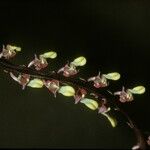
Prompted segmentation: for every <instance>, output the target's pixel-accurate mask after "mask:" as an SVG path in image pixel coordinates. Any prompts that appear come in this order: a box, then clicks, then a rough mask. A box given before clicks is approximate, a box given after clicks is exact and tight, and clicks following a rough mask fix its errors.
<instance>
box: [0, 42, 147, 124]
mask: <svg viewBox="0 0 150 150" xmlns="http://www.w3.org/2000/svg"><path fill="white" fill-rule="evenodd" d="M20 51H21V48H20V47H17V46H13V45H10V44H9V45H6V46H4V45H3V48H2V51H1V53H0V58H2V59H5V60H9V59H11V58H13V57H14V56H16V54H17V53H18V52H20ZM56 57H57V53H56V52H55V51H48V52H45V53H43V54H40V55H39V56H37V55H36V54H35V55H34V59H33V60H31V61H30V62H29V63H28V64H27V65H25V66H27V67H26V68H29V69H30V68H31V69H32V70H33V69H34V70H36V71H37V72H39V71H41V70H43V69H45V68H46V67H47V66H48V60H47V59H55V58H56ZM86 63H87V60H86V58H85V57H84V56H80V57H77V58H75V59H74V60H73V61H71V62H69V61H68V62H67V64H65V65H64V66H63V67H62V68H60V69H58V70H57V71H52V74H54V75H59V76H63V77H65V78H69V77H75V76H77V74H78V73H79V69H78V67H82V66H84V65H85V64H86ZM8 72H9V74H10V77H11V78H12V79H13V80H15V81H16V82H18V83H19V84H20V85H21V86H22V89H23V90H24V89H25V87H26V86H27V87H32V88H43V87H46V88H47V89H48V90H49V91H50V92H51V93H52V94H54V97H56V95H57V93H60V94H62V95H64V96H67V97H73V98H74V100H75V104H78V103H82V104H84V105H85V106H87V107H88V108H89V109H91V110H98V113H99V114H102V115H104V116H105V117H106V118H107V119H108V120H109V121H110V123H111V125H112V127H115V126H116V125H117V121H116V119H115V118H114V117H112V116H111V115H110V114H109V113H108V112H109V111H110V110H111V107H110V105H109V104H108V103H107V98H106V97H104V96H103V97H100V96H99V94H98V93H96V92H94V91H92V92H91V91H90V90H88V88H87V87H86V88H85V87H82V86H76V87H74V86H73V84H72V85H69V84H68V83H66V82H65V81H61V80H59V79H57V78H54V76H53V78H51V79H47V78H46V79H45V78H40V76H39V78H37V77H33V76H32V75H31V74H30V73H23V72H19V75H18V76H16V75H15V74H14V73H15V71H14V72H13V70H11V71H8ZM120 77H121V75H120V74H119V73H118V72H111V73H107V74H102V73H100V72H98V74H97V75H96V76H93V77H89V78H88V79H83V78H79V80H80V81H84V82H86V83H88V84H90V85H93V88H96V89H102V88H105V87H108V86H109V80H113V81H117V80H119V79H120ZM144 92H145V87H144V86H141V85H140V86H136V87H134V88H132V89H125V87H124V86H123V87H122V90H121V91H117V92H114V93H111V94H112V95H113V96H119V98H118V100H119V101H120V102H121V103H125V102H131V101H133V100H134V94H143V93H144Z"/></svg>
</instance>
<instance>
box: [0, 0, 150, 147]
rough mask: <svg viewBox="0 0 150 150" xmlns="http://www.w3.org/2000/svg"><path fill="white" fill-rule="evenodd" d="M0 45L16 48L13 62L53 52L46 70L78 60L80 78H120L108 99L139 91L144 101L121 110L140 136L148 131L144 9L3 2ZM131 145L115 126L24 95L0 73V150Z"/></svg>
mask: <svg viewBox="0 0 150 150" xmlns="http://www.w3.org/2000/svg"><path fill="white" fill-rule="evenodd" d="M0 20H1V21H0V45H1V47H2V44H8V43H10V44H16V45H18V46H21V47H22V52H21V53H19V54H18V55H17V56H16V58H15V59H13V60H12V61H13V62H14V63H17V64H27V63H28V62H29V61H30V60H31V59H32V58H33V56H34V53H36V54H41V53H43V52H46V51H47V50H49V49H51V50H55V51H57V53H58V57H57V59H55V60H50V62H49V70H55V69H56V70H57V69H59V68H60V67H62V65H63V64H65V63H66V61H67V60H73V59H74V58H75V57H78V56H80V55H84V56H85V57H86V58H87V61H88V62H87V65H86V66H85V67H83V68H81V69H80V75H81V76H82V77H85V78H88V77H90V76H93V75H96V74H97V73H98V71H99V70H100V71H101V72H103V73H109V72H113V71H117V72H120V73H121V75H122V78H121V80H120V81H117V82H114V83H112V89H111V90H112V91H117V90H120V89H121V88H122V86H123V85H124V86H125V87H127V88H132V87H135V86H137V85H144V86H145V87H146V89H147V91H146V93H145V94H144V95H135V101H133V102H131V103H130V104H124V105H122V106H121V107H122V108H124V110H125V111H126V112H128V114H129V115H130V116H131V118H133V120H134V121H135V122H136V123H137V125H138V126H139V128H140V129H142V131H150V122H149V120H150V119H149V115H150V110H149V105H150V101H149V90H148V88H149V77H150V76H149V75H150V74H149V58H150V52H149V51H150V3H149V2H148V1H141V0H139V1H135V0H131V1H124V0H123V1H119V0H118V1H115V0H114V1H110V0H109V1H108V0H99V1H98V0H78V1H76V0H68V1H65V0H64V1H57V0H50V1H46V0H43V1H32V0H30V1H14V0H13V1H10V2H8V1H1V2H0ZM134 144H135V137H134V134H133V132H132V131H131V130H130V129H129V127H128V126H127V125H126V124H125V122H123V120H121V119H120V120H119V123H118V126H117V128H112V127H111V126H110V124H109V122H108V121H107V120H106V118H104V117H103V116H101V115H98V114H97V112H93V111H91V110H89V109H88V108H86V107H84V106H83V105H80V104H78V105H74V104H73V99H71V98H65V97H63V96H62V95H58V96H57V98H56V99H55V98H53V96H52V95H51V94H50V93H49V92H48V91H47V90H46V89H32V88H26V89H25V90H24V91H22V90H21V87H20V86H19V85H18V84H17V83H16V82H14V81H13V80H12V79H10V77H8V75H7V74H4V73H3V72H2V71H1V72H0V148H125V149H127V148H131V147H132V145H134Z"/></svg>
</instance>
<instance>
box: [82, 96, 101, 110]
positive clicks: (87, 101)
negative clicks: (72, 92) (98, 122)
mask: <svg viewBox="0 0 150 150" xmlns="http://www.w3.org/2000/svg"><path fill="white" fill-rule="evenodd" d="M80 102H81V103H83V104H85V105H86V106H87V107H88V108H90V109H91V110H96V109H97V108H98V103H97V101H95V100H93V99H89V98H84V99H82V100H81V101H80Z"/></svg>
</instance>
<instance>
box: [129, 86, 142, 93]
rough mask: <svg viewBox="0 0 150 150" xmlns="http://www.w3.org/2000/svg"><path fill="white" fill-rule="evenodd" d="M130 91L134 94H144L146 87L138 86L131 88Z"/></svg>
mask: <svg viewBox="0 0 150 150" xmlns="http://www.w3.org/2000/svg"><path fill="white" fill-rule="evenodd" d="M129 91H130V92H131V93H133V94H143V93H145V87H144V86H136V87H135V88H133V89H129Z"/></svg>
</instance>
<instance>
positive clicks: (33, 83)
mask: <svg viewBox="0 0 150 150" xmlns="http://www.w3.org/2000/svg"><path fill="white" fill-rule="evenodd" d="M43 85H44V84H43V81H42V80H40V79H33V80H31V81H30V82H29V83H28V84H27V86H29V87H32V88H42V87H43Z"/></svg>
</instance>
